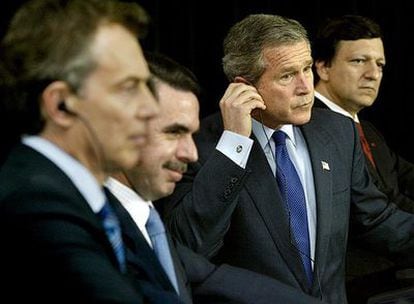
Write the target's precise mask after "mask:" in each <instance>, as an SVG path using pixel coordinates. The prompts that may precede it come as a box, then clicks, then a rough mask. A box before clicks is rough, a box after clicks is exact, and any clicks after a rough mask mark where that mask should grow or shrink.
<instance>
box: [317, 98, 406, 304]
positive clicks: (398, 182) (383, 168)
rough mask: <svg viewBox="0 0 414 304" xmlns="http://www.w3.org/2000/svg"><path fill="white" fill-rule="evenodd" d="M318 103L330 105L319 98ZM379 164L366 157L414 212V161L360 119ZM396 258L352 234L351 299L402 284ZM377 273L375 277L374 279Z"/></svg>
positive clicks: (396, 198)
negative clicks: (386, 254)
mask: <svg viewBox="0 0 414 304" xmlns="http://www.w3.org/2000/svg"><path fill="white" fill-rule="evenodd" d="M314 106H316V107H320V108H325V109H329V108H328V107H327V106H326V104H325V103H323V102H322V101H320V100H319V99H318V98H315V104H314ZM360 123H361V127H362V129H363V131H364V134H365V138H366V139H367V141H368V143H369V145H370V148H371V153H372V156H373V158H374V161H375V167H374V166H373V165H372V163H371V162H370V161H369V160H368V159H367V158H366V157H365V160H366V166H367V168H368V171H369V173H370V175H371V178H372V179H373V182H374V184H375V185H376V186H377V187H378V189H379V190H381V191H382V192H383V193H385V194H386V195H387V197H388V198H389V199H390V200H391V201H392V202H394V203H395V204H396V205H397V206H398V207H399V208H401V209H403V210H405V211H407V212H411V213H414V165H413V164H412V163H410V162H407V161H406V160H405V159H403V158H402V157H400V156H398V155H397V154H395V153H394V152H393V151H392V150H391V149H390V148H389V147H388V145H387V143H386V141H385V139H384V137H383V136H382V135H381V134H380V133H379V131H378V130H377V129H376V128H375V127H374V126H373V125H372V124H371V123H370V122H368V121H364V120H360ZM395 271H396V267H395V261H392V260H390V257H389V256H384V255H381V254H379V253H378V252H376V251H373V250H372V249H370V248H368V249H365V248H363V246H361V244H358V242H357V240H356V241H354V240H353V239H352V235H351V238H350V242H349V244H348V251H347V267H346V278H347V288H348V299H349V300H350V301H351V302H356V301H358V303H362V302H363V303H365V302H366V301H367V298H368V297H369V296H371V295H374V294H378V293H380V292H384V291H386V290H391V289H395V288H397V286H399V284H400V283H399V282H398V280H397V279H396V277H395ZM374 277H375V279H373V278H374Z"/></svg>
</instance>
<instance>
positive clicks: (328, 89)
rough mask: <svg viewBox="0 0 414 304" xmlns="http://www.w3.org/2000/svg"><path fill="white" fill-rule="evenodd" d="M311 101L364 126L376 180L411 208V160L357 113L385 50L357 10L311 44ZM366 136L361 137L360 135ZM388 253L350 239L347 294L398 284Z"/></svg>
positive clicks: (372, 90)
mask: <svg viewBox="0 0 414 304" xmlns="http://www.w3.org/2000/svg"><path fill="white" fill-rule="evenodd" d="M313 57H314V60H315V70H316V76H315V78H316V86H315V96H316V98H315V106H317V107H324V108H328V109H331V110H332V111H334V112H337V113H339V114H342V115H344V116H346V117H350V118H351V119H352V120H353V121H354V122H355V124H356V125H357V126H358V125H359V126H360V130H362V134H360V135H362V136H361V145H362V146H364V145H365V150H364V152H365V160H366V164H367V167H368V171H369V173H370V175H371V178H372V179H373V181H374V183H375V185H376V186H377V187H378V189H379V190H381V191H382V192H383V193H385V194H386V195H387V196H388V198H389V199H390V200H391V201H393V202H394V203H395V204H396V205H397V206H398V207H399V208H401V209H403V210H405V211H407V212H411V213H414V164H412V163H410V162H408V161H406V160H405V159H403V158H402V157H400V156H399V155H398V154H396V153H395V152H393V151H392V150H391V148H390V147H389V146H388V145H387V143H386V141H385V139H384V137H383V136H382V135H381V134H380V132H379V131H378V130H377V129H376V128H375V127H374V126H373V125H372V124H371V123H370V122H368V121H364V120H360V119H359V117H358V113H359V112H360V111H361V110H362V109H364V108H366V107H370V106H371V105H372V104H373V103H374V101H375V99H376V98H377V95H378V91H379V88H380V84H381V80H382V76H383V67H384V65H385V54H384V46H383V40H382V34H381V30H380V27H379V25H378V24H377V23H375V22H374V21H373V20H371V19H369V18H366V17H363V16H356V15H345V16H341V17H336V18H331V19H328V20H326V22H324V23H323V24H322V25H321V27H320V29H319V31H318V33H317V36H316V39H315V41H314V43H313ZM364 138H365V139H364ZM395 270H396V269H395V267H394V263H393V261H391V260H390V259H389V257H388V258H387V257H385V256H381V255H380V254H379V253H378V252H375V251H374V252H373V251H371V250H366V249H363V248H361V246H360V245H358V244H357V243H356V242H353V241H352V239H351V241H350V243H349V250H348V253H347V287H348V297H349V300H350V302H352V303H366V301H367V298H368V296H370V295H373V294H375V293H380V292H383V291H386V290H391V289H395V288H397V287H401V286H400V283H399V282H398V280H396V276H395Z"/></svg>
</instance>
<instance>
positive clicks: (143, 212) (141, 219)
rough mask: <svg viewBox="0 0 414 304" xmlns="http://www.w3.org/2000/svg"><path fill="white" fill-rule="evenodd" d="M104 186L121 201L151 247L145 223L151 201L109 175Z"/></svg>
mask: <svg viewBox="0 0 414 304" xmlns="http://www.w3.org/2000/svg"><path fill="white" fill-rule="evenodd" d="M105 186H106V187H107V188H108V189H109V190H110V191H111V192H112V194H113V195H115V197H116V198H117V199H118V200H119V201H120V202H121V204H122V206H123V207H124V208H125V209H126V210H127V211H128V213H129V215H130V216H131V217H132V219H133V220H134V222H135V224H136V225H137V226H138V228H139V230H140V231H141V232H142V234H143V235H144V237H145V239H146V240H147V242H148V244H149V245H150V246H151V247H152V243H151V239H150V237H149V235H148V232H147V229H146V228H145V224H146V223H147V220H148V217H149V213H150V209H149V208H150V207H152V208H153V207H154V206H153V205H152V202H151V201H145V200H143V199H142V197H140V196H139V195H138V194H137V193H136V192H135V191H134V190H132V189H131V188H129V187H128V186H126V185H124V184H122V183H121V182H119V181H118V180H116V179H114V178H112V177H110V178H108V179H107V180H106V182H105Z"/></svg>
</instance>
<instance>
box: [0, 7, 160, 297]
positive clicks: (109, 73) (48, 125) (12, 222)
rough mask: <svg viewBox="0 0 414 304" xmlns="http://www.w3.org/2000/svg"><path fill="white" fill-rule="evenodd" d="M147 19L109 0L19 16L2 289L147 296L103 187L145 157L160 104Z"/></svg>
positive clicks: (18, 293)
mask: <svg viewBox="0 0 414 304" xmlns="http://www.w3.org/2000/svg"><path fill="white" fill-rule="evenodd" d="M147 19H148V17H147V15H146V13H145V12H144V11H143V10H142V8H140V7H139V6H138V5H137V4H126V3H123V4H121V3H118V2H114V1H106V0H99V1H95V0H73V1H55V0H35V1H31V2H28V3H26V4H25V5H24V6H22V8H21V9H19V11H18V12H17V13H16V15H15V16H14V18H13V20H12V22H11V24H10V28H9V30H8V32H7V33H6V35H5V37H4V40H3V41H2V43H1V50H2V57H1V63H0V64H1V65H2V69H1V70H2V71H3V72H4V73H7V74H6V75H5V74H2V77H3V76H4V78H3V80H4V79H6V80H5V81H2V86H3V87H2V89H1V92H3V93H4V95H3V96H2V98H1V102H4V103H5V106H4V108H5V109H7V110H8V113H7V114H8V115H11V116H12V117H13V119H10V121H14V122H15V123H16V124H15V125H11V126H10V129H12V130H13V129H14V131H18V132H16V133H17V134H18V135H22V138H21V139H20V138H19V140H18V143H17V144H16V146H14V147H12V148H11V149H10V151H9V153H8V158H7V159H6V160H5V162H4V164H3V165H2V167H1V171H0V231H1V239H2V242H3V245H2V250H1V259H0V261H1V262H0V263H1V266H0V269H1V276H2V278H3V280H2V282H3V283H2V287H1V294H2V298H5V299H9V301H14V302H18V303H20V302H21V303H29V302H37V303H131V304H132V303H143V300H142V296H141V293H140V290H139V288H137V287H136V285H134V284H133V281H130V280H129V278H128V276H127V275H126V273H125V253H124V247H123V243H122V239H121V233H120V230H119V223H118V220H117V217H116V215H115V213H114V212H113V211H112V210H111V207H110V206H109V204H108V203H107V202H106V201H107V199H106V197H105V194H104V191H103V188H102V186H103V182H104V180H105V179H106V177H107V176H108V175H109V174H110V173H111V172H113V171H114V170H115V171H118V170H123V169H128V168H130V167H132V166H133V165H135V163H136V162H137V161H138V160H139V157H140V153H139V149H140V148H142V146H143V145H145V143H146V138H147V137H146V133H147V124H148V120H149V119H151V118H152V117H153V116H154V115H156V114H157V112H158V106H157V104H156V102H155V100H154V98H153V96H152V94H151V92H150V91H149V88H148V87H147V81H148V79H149V76H150V73H149V70H148V67H147V64H146V61H145V59H144V56H143V54H142V50H141V47H140V45H139V43H138V41H137V38H136V37H137V35H141V34H142V33H143V31H144V27H143V26H144V24H145V23H146V22H147ZM11 299H12V300H11Z"/></svg>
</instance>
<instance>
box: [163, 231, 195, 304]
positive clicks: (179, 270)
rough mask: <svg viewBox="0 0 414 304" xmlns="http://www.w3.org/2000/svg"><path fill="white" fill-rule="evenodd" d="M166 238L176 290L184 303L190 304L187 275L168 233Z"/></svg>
mask: <svg viewBox="0 0 414 304" xmlns="http://www.w3.org/2000/svg"><path fill="white" fill-rule="evenodd" d="M167 238H168V244H169V245H170V251H171V256H172V259H173V263H174V269H175V274H176V276H177V282H178V289H179V290H180V298H181V299H182V300H184V302H185V303H192V300H191V295H190V293H189V290H188V288H187V286H189V285H190V283H189V282H188V279H187V275H186V273H185V270H184V268H183V266H182V264H181V261H180V258H179V256H178V253H177V250H176V248H175V245H174V242H173V240H172V239H171V235H170V234H169V232H168V231H167Z"/></svg>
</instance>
